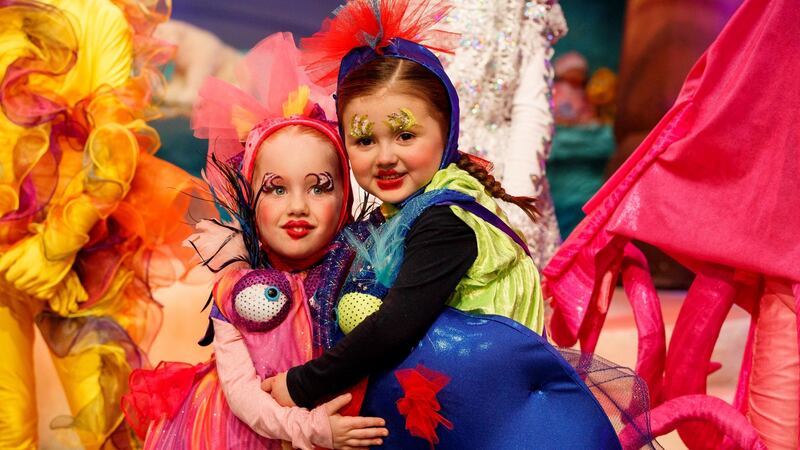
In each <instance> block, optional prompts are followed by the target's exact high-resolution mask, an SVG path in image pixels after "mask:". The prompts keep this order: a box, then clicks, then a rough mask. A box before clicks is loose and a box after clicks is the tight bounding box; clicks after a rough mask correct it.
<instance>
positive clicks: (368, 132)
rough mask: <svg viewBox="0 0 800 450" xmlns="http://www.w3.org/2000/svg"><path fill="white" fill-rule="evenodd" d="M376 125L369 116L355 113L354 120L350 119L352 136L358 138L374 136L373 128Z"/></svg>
mask: <svg viewBox="0 0 800 450" xmlns="http://www.w3.org/2000/svg"><path fill="white" fill-rule="evenodd" d="M374 126H375V124H374V123H373V122H371V121H370V120H369V116H367V115H366V114H365V115H363V116H362V115H361V114H355V115H353V118H352V120H350V136H352V137H354V138H356V139H363V138H369V137H372V129H373V127H374Z"/></svg>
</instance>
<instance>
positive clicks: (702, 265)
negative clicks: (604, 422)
mask: <svg viewBox="0 0 800 450" xmlns="http://www.w3.org/2000/svg"><path fill="white" fill-rule="evenodd" d="M798 23H800V8H798V7H797V4H796V3H795V2H793V1H790V0H773V1H767V0H746V1H745V2H744V4H743V5H742V6H741V7H740V8H739V10H738V11H737V12H736V14H735V15H734V16H733V18H732V19H731V20H730V22H729V23H728V25H727V26H726V27H725V29H724V30H723V31H722V32H721V34H720V35H719V37H718V38H717V40H716V41H715V42H714V43H713V44H712V45H711V46H710V47H709V49H708V50H707V51H706V52H705V54H704V55H703V56H702V57H701V58H700V60H699V61H698V63H697V64H696V65H695V66H694V68H693V69H692V71H691V72H690V74H689V76H688V78H687V80H686V82H685V84H684V86H683V89H682V91H681V93H680V95H679V97H678V99H677V100H676V102H675V105H674V106H673V108H672V109H671V110H670V111H669V112H668V113H667V114H666V116H665V117H664V118H663V119H662V120H661V122H660V123H659V124H658V125H657V126H656V128H655V129H654V130H653V131H652V132H651V133H650V135H649V136H648V138H647V139H646V140H645V141H644V142H643V143H642V144H641V146H640V147H639V148H638V149H637V150H636V152H634V154H633V155H632V156H631V157H630V159H629V160H628V161H627V162H626V163H625V164H624V165H623V166H622V167H621V168H620V169H619V170H618V171H617V173H615V174H614V175H613V176H612V178H611V179H610V180H609V181H608V182H607V183H606V185H605V186H604V187H603V188H602V189H601V190H600V192H598V194H597V195H596V196H595V197H594V198H593V199H592V200H591V201H589V203H587V205H586V206H585V207H584V210H585V211H586V213H587V217H586V218H585V219H584V220H583V221H582V222H581V224H580V225H579V226H578V228H576V229H575V231H574V232H573V233H572V234H571V235H570V236H569V238H568V239H567V241H566V242H565V243H564V245H563V247H562V248H561V249H560V250H559V252H558V253H557V254H556V256H555V257H554V258H553V260H552V262H551V263H550V264H549V265H548V266H547V268H546V269H545V271H544V274H545V277H546V282H547V286H548V289H549V291H550V293H551V295H552V296H553V305H554V308H555V311H554V315H553V319H552V323H551V331H552V336H553V338H554V339H555V340H556V342H558V343H559V344H560V345H571V344H573V343H575V342H576V340H580V342H581V346H582V348H583V350H584V351H592V350H593V349H594V346H595V344H596V342H597V336H598V334H599V332H600V330H601V328H602V325H603V321H604V319H605V315H606V312H607V310H608V303H609V301H610V299H611V294H612V292H613V290H614V286H615V285H616V281H617V279H618V278H619V276H622V281H623V286H624V287H625V291H626V293H627V295H628V298H629V299H630V301H631V303H632V306H633V310H634V317H635V320H636V324H637V327H638V329H639V349H638V356H639V358H638V362H637V367H636V369H637V372H638V373H639V375H641V376H642V377H643V378H644V379H645V380H647V382H648V384H649V387H650V392H651V396H652V398H651V404H652V407H653V411H652V414H653V431H654V433H657V434H663V433H665V432H668V431H670V430H671V429H674V428H676V427H677V429H678V431H679V433H680V435H681V437H682V439H683V440H684V442H686V443H687V445H688V446H689V447H690V448H693V449H694V448H709V449H710V448H731V447H733V446H735V445H739V446H741V447H742V448H764V442H767V443H769V445H770V448H797V442H798V419H800V418H798V363H797V361H798V354H797V339H798V322H797V316H796V312H797V307H796V305H797V302H799V301H800V244H798V237H799V236H800V235H798V230H800V212H798V211H800V201H798V195H799V194H800V126H799V125H798V123H800V82H798V80H800V63H799V62H798V59H797V54H798V53H800V33H798V32H797V27H798ZM632 240H640V241H643V242H647V243H649V244H652V245H655V246H657V247H659V248H660V249H661V250H663V251H665V252H666V253H668V254H670V255H671V256H672V257H673V258H675V259H676V260H678V261H679V262H680V263H681V264H683V265H685V266H686V267H688V268H689V269H691V270H692V271H694V272H695V273H696V278H695V281H694V283H693V284H692V286H691V288H690V289H689V291H688V294H687V297H686V300H685V301H684V304H683V306H682V309H681V312H680V315H679V317H678V320H677V322H676V324H675V329H674V332H673V334H672V339H671V341H670V344H669V349H667V345H666V339H665V332H664V323H663V319H662V316H661V308H660V304H659V300H658V297H657V295H656V291H655V289H654V288H653V285H652V281H651V280H650V279H649V274H648V267H647V262H646V261H645V260H644V257H643V255H642V254H641V252H639V251H638V249H636V247H635V246H634V245H633V243H632ZM734 304H737V305H739V306H741V307H742V308H744V309H745V310H747V311H748V312H750V313H751V314H752V319H753V320H752V325H751V332H750V337H749V339H748V343H747V348H746V350H745V357H744V361H743V364H742V368H741V376H740V381H739V387H738V389H737V392H736V399H735V401H734V405H729V404H727V403H725V402H723V401H721V400H719V399H716V398H713V397H709V396H707V395H705V392H706V378H707V375H708V373H709V372H711V371H713V369H714V364H713V363H711V362H710V357H711V352H712V350H713V348H714V344H715V342H716V340H717V338H718V336H719V331H720V327H721V326H722V323H723V322H724V320H725V318H726V316H727V314H728V312H729V310H730V309H731V307H732V306H733V305H734ZM779 360H780V364H778V361H779ZM771 377H774V380H775V381H770V379H771ZM777 380H782V381H780V382H779V383H778V382H777ZM766 386H769V387H768V388H767V387H766ZM777 390H781V392H780V393H778V394H776V391H777ZM687 421H692V423H691V424H687V423H685V422H687ZM751 424H752V425H751ZM754 426H755V427H754Z"/></svg>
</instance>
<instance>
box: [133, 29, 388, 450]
mask: <svg viewBox="0 0 800 450" xmlns="http://www.w3.org/2000/svg"><path fill="white" fill-rule="evenodd" d="M297 62H298V61H297V50H296V48H295V47H294V42H293V39H292V36H291V35H290V34H287V33H283V34H276V35H273V36H271V37H269V38H267V39H265V40H264V41H262V42H261V43H260V44H259V45H257V46H256V47H255V48H254V49H253V50H252V51H251V52H250V54H248V56H247V57H246V58H245V59H244V61H243V63H242V65H241V66H240V67H239V70H238V73H237V74H238V77H239V80H240V86H241V89H240V88H236V87H233V86H231V85H228V84H227V83H224V82H222V81H219V80H216V79H213V78H212V79H209V80H207V81H206V83H205V84H204V86H203V87H202V89H201V91H200V97H201V100H200V102H199V104H198V105H197V107H196V111H195V115H194V117H193V127H194V129H195V131H196V134H197V135H198V136H199V137H204V138H208V139H209V147H210V151H209V154H210V157H209V163H210V164H209V166H208V170H207V173H206V176H207V179H208V181H209V184H210V186H211V189H212V191H213V192H214V195H215V197H216V198H217V199H218V201H219V203H220V204H221V205H223V207H224V208H225V209H226V210H227V211H228V212H229V213H230V214H231V215H232V216H233V217H234V218H235V219H236V220H235V222H236V224H237V225H236V226H232V225H228V224H223V223H220V222H216V221H206V222H204V223H203V225H202V226H201V227H200V233H198V234H197V235H195V236H194V237H193V239H191V241H192V245H194V246H195V248H197V250H198V253H200V254H201V256H203V255H206V256H204V257H203V260H204V265H207V266H208V267H209V268H210V269H211V270H212V271H215V272H218V274H219V275H218V279H217V282H216V284H215V286H214V289H213V292H212V299H213V306H212V310H211V315H210V322H211V326H212V327H213V328H210V329H209V334H208V336H207V337H209V338H210V336H212V335H213V337H214V341H213V342H214V355H215V357H214V358H213V359H212V360H211V361H209V362H207V363H204V364H199V365H197V366H190V365H187V364H181V363H166V364H165V363H162V364H161V365H160V366H159V368H157V369H156V370H155V371H137V372H134V373H133V374H132V375H131V394H129V395H128V396H127V397H126V399H125V400H124V409H125V411H126V415H127V416H128V419H129V421H130V422H131V423H132V424H133V425H134V428H135V429H136V430H137V433H139V434H140V436H142V437H145V436H146V437H145V448H192V449H205V448H209V449H211V448H215V449H216V448H247V449H253V448H266V449H273V448H281V445H282V444H281V440H282V441H288V442H287V443H290V444H291V446H292V447H294V448H303V449H310V448H314V447H315V446H317V447H325V448H361V447H366V446H368V445H379V444H380V443H381V440H380V439H379V437H381V436H384V435H385V433H386V430H385V429H383V428H377V427H380V426H382V424H383V421H382V420H381V419H378V418H362V417H345V416H341V415H339V414H337V411H338V410H339V409H341V408H342V407H344V405H346V404H347V403H348V402H349V401H350V395H349V394H347V395H341V396H339V397H336V398H334V399H333V400H331V401H329V402H328V403H325V404H323V405H321V406H319V407H317V408H314V409H312V410H307V409H304V408H298V407H292V408H285V407H280V406H279V405H278V404H277V403H276V402H275V401H274V400H273V399H272V397H270V396H269V395H268V394H266V393H265V392H263V391H261V389H260V382H261V380H263V379H264V378H266V377H269V376H272V375H275V374H276V373H279V372H281V371H285V370H287V369H288V368H290V367H292V366H294V365H297V364H301V363H303V362H305V361H308V360H310V359H311V358H313V357H315V356H318V355H320V354H321V353H322V352H323V351H324V350H325V349H326V348H329V347H330V346H331V342H332V336H331V334H332V332H331V329H332V324H333V318H332V313H333V310H332V302H333V299H334V298H333V296H334V295H335V294H336V286H338V285H339V284H340V283H339V282H337V279H338V278H340V277H341V275H343V274H344V270H346V268H347V266H348V265H349V262H350V260H351V259H352V256H349V253H350V251H349V250H348V248H347V247H346V246H345V245H343V244H342V243H341V242H339V241H336V240H334V237H335V236H336V235H337V234H338V233H339V232H340V231H341V230H342V229H343V227H344V226H345V225H346V224H347V223H348V222H350V220H351V217H350V213H349V211H350V205H351V203H352V194H351V191H350V185H349V183H348V180H349V177H348V174H349V167H348V164H347V159H346V157H345V155H344V149H343V146H342V144H341V140H340V139H339V136H338V132H337V130H336V124H335V123H333V122H329V121H327V119H326V114H325V106H332V105H330V103H331V102H330V97H329V96H328V95H326V94H327V93H326V92H325V91H324V90H322V89H320V88H318V87H316V86H314V85H313V84H312V83H311V82H309V80H308V79H307V78H306V76H305V75H304V74H303V73H302V72H301V71H299V70H297V67H298V65H297ZM240 140H244V142H245V144H244V148H242V145H241V143H240Z"/></svg>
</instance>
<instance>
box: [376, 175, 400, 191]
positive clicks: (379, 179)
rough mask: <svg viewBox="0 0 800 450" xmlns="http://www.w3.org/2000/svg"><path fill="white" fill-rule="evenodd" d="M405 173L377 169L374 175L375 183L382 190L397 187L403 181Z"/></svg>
mask: <svg viewBox="0 0 800 450" xmlns="http://www.w3.org/2000/svg"><path fill="white" fill-rule="evenodd" d="M405 177H406V174H404V173H402V174H401V173H399V172H397V171H395V170H379V171H378V174H377V175H376V176H375V179H376V184H377V185H378V188H380V189H381V190H382V191H393V190H395V189H399V188H400V187H401V186H402V185H403V182H404V181H405Z"/></svg>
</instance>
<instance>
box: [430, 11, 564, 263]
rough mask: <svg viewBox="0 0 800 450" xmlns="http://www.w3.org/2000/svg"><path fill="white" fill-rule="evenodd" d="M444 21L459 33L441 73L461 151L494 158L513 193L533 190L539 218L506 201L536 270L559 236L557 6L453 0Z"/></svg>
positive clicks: (560, 27)
mask: <svg viewBox="0 0 800 450" xmlns="http://www.w3.org/2000/svg"><path fill="white" fill-rule="evenodd" d="M453 3H454V5H455V8H454V10H453V12H452V13H451V15H450V17H449V19H448V20H447V21H446V22H445V28H446V29H447V30H448V31H453V32H456V33H459V34H460V41H459V45H458V47H457V48H456V52H455V55H454V56H445V57H444V58H443V59H444V62H445V64H446V69H447V73H448V74H449V75H450V78H451V79H452V80H453V84H454V85H455V86H456V89H458V95H459V103H460V105H459V106H460V109H461V137H460V141H459V147H460V149H461V151H465V152H469V153H472V154H474V155H476V156H480V157H482V158H486V159H488V160H489V161H491V162H492V163H494V172H493V175H494V176H495V178H497V179H498V180H499V181H500V182H502V183H503V185H504V186H505V187H506V190H507V191H508V192H509V193H510V194H512V195H528V196H535V197H537V198H538V199H539V202H538V203H537V206H538V208H539V210H540V211H541V213H542V215H541V217H540V219H539V221H538V223H535V224H534V223H531V221H530V219H528V217H527V216H526V215H525V214H524V213H522V212H521V211H520V210H519V209H518V208H513V207H510V208H505V211H506V214H508V217H509V219H510V220H511V225H512V226H514V227H515V228H517V229H518V230H520V231H521V232H522V233H523V235H524V237H525V240H526V242H527V243H528V246H529V247H530V249H531V255H532V256H533V259H534V262H535V263H536V266H537V267H538V268H539V269H540V270H541V268H542V267H544V264H546V263H547V261H548V260H549V259H550V257H551V256H552V255H553V253H554V252H555V250H556V248H558V245H559V243H560V241H561V237H560V235H559V231H558V224H557V222H556V216H555V211H554V209H553V202H552V199H551V197H550V187H549V184H548V182H547V178H546V162H547V157H548V155H549V154H550V144H551V141H552V138H553V129H554V126H553V114H552V104H551V98H552V83H553V69H552V65H551V64H550V59H551V57H552V55H553V43H554V42H555V41H556V40H558V39H559V38H560V37H561V36H563V35H564V34H565V33H566V32H567V24H566V21H565V19H564V15H563V13H562V11H561V7H560V6H559V5H558V4H557V3H555V4H553V2H550V1H545V0H540V1H521V0H501V1H495V2H486V1H482V0H457V1H454V2H453Z"/></svg>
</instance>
